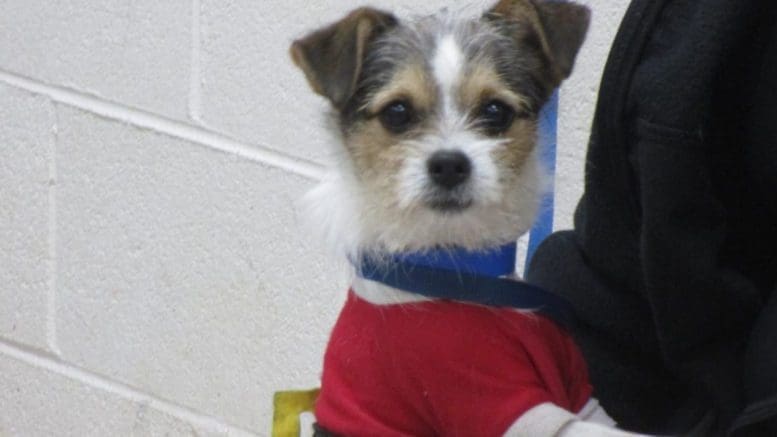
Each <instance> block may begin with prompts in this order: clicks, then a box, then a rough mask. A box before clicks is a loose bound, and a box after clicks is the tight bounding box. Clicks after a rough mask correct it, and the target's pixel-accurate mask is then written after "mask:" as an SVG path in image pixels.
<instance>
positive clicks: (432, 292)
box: [356, 244, 575, 328]
mask: <svg viewBox="0 0 777 437" xmlns="http://www.w3.org/2000/svg"><path fill="white" fill-rule="evenodd" d="M515 249H516V246H515V244H508V245H505V246H501V247H498V248H495V249H493V250H488V251H482V252H470V251H466V250H434V251H429V252H425V253H423V254H416V253H409V254H401V255H395V256H393V257H390V258H388V259H385V258H380V257H371V256H369V255H367V256H364V257H362V259H361V261H360V262H359V263H358V264H357V266H356V267H357V273H358V274H359V276H361V277H362V278H364V279H368V280H371V281H375V282H380V283H382V284H385V285H388V286H389V287H392V288H395V289H398V290H403V291H406V292H409V293H414V294H419V295H422V296H426V297H429V298H434V299H447V300H456V301H461V302H469V303H475V304H479V305H487V306H493V307H509V308H516V309H520V310H528V311H536V312H538V313H540V314H543V315H545V316H547V317H549V318H550V319H552V320H554V321H555V322H556V323H558V324H559V325H561V326H565V327H567V328H570V327H571V326H572V325H573V324H574V323H575V316H574V312H573V311H572V307H571V306H570V305H569V303H568V302H567V301H566V300H564V299H563V298H561V297H559V296H557V295H554V294H552V293H549V292H547V291H545V290H543V289H542V288H540V287H537V286H534V285H531V284H528V283H526V282H522V281H517V280H514V279H510V278H504V277H503V276H505V275H509V274H511V273H513V271H514V267H515Z"/></svg>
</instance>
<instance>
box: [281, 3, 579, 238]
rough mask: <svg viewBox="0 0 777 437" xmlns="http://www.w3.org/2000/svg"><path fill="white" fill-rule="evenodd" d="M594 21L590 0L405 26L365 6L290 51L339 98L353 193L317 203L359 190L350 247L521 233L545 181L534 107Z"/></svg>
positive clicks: (508, 7) (342, 179) (443, 16)
mask: <svg viewBox="0 0 777 437" xmlns="http://www.w3.org/2000/svg"><path fill="white" fill-rule="evenodd" d="M588 22H589V11H588V9H587V8H585V7H583V6H580V5H577V4H574V3H560V2H550V1H548V2H540V1H538V0H502V1H500V2H499V3H498V4H496V5H495V6H494V7H493V8H492V9H490V10H489V11H487V12H486V13H485V14H483V15H482V16H479V17H476V18H469V19H465V18H461V17H459V16H457V15H456V14H450V13H445V12H443V13H440V14H438V15H434V16H430V17H424V18H420V19H417V20H415V21H412V22H407V23H405V22H400V21H399V20H398V19H397V18H395V17H394V16H393V15H391V14H390V13H387V12H383V11H379V10H376V9H370V8H362V9H357V10H355V11H353V12H351V13H350V14H349V15H348V16H346V17H345V18H343V19H342V20H340V21H339V22H337V23H335V24H333V25H330V26H328V27H325V28H323V29H320V30H318V31H316V32H313V33H312V34H310V35H308V36H306V37H304V38H302V39H300V40H298V41H295V42H294V43H293V45H292V47H291V56H292V59H293V60H294V62H295V63H296V64H297V65H298V66H299V67H300V68H301V69H302V71H303V72H304V73H305V76H306V77H307V79H308V81H309V83H310V85H311V86H312V88H313V90H314V91H316V92H317V93H319V94H321V95H322V96H324V97H326V98H327V99H328V100H329V101H330V102H331V105H332V107H333V109H334V111H333V112H334V115H335V120H336V123H337V125H338V127H339V129H338V130H339V132H338V133H339V135H340V137H341V138H342V140H343V144H344V147H345V150H346V152H347V153H346V156H347V159H346V161H347V163H345V164H347V165H343V166H341V169H340V171H341V173H346V174H340V175H339V178H338V180H339V184H335V185H337V188H336V189H335V191H337V190H340V191H343V190H346V191H347V194H345V193H335V192H332V190H331V188H333V187H334V185H332V183H331V181H330V187H329V188H330V190H329V192H327V190H323V191H321V192H319V196H320V197H324V198H323V199H319V200H320V201H323V202H325V203H327V202H328V203H332V202H333V201H334V200H335V198H337V197H342V196H349V197H352V199H349V200H348V201H347V202H345V203H347V204H348V205H350V207H349V208H347V209H349V211H347V212H346V213H347V214H349V215H350V216H352V217H350V218H347V219H345V220H339V221H346V222H348V223H349V224H348V225H345V224H343V223H340V225H341V226H344V227H347V228H349V229H343V230H342V231H343V232H347V233H351V232H356V233H358V237H357V238H358V240H359V241H357V242H356V243H355V245H357V246H362V247H358V248H356V249H360V250H363V249H378V248H380V249H383V250H391V251H404V250H419V249H420V250H422V249H424V248H430V247H435V246H436V247H439V246H454V245H455V246H463V247H467V248H471V249H472V248H481V247H487V246H492V245H495V244H502V243H505V242H507V241H510V240H514V239H515V238H517V237H518V236H519V235H520V234H522V233H523V232H525V231H526V230H527V229H528V228H529V227H530V226H531V223H532V221H533V219H534V216H535V214H536V209H537V205H538V202H539V198H540V197H541V194H542V189H543V183H542V179H543V178H542V172H541V171H540V169H539V167H538V163H537V160H536V156H535V144H536V140H537V118H538V114H539V111H540V109H541V108H542V106H543V104H544V103H545V102H546V101H547V100H548V98H549V96H550V95H551V94H552V92H553V90H554V89H555V88H556V87H557V86H558V85H559V84H560V83H561V81H562V80H564V79H565V78H566V77H567V76H569V74H570V73H571V71H572V67H573V64H574V60H575V56H576V54H577V52H578V49H579V48H580V46H581V44H582V42H583V39H584V37H585V33H586V31H587V28H588ZM336 207H337V208H342V205H338V206H336ZM329 214H332V213H329ZM340 214H343V212H341V213H340ZM334 215H335V216H336V215H338V214H337V213H334ZM332 220H335V219H333V218H331V217H330V218H329V221H332ZM335 232H336V231H335ZM332 237H333V238H340V237H342V238H346V237H345V236H338V235H333V236H332ZM352 249H353V248H352Z"/></svg>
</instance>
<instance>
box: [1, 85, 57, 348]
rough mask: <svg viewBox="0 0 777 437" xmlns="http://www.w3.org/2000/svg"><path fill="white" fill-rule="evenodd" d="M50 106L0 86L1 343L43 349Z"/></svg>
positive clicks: (43, 100)
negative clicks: (22, 344)
mask: <svg viewBox="0 0 777 437" xmlns="http://www.w3.org/2000/svg"><path fill="white" fill-rule="evenodd" d="M54 123H55V114H54V106H53V105H52V103H51V102H50V101H49V100H47V99H46V98H44V97H41V96H36V95H33V94H29V93H27V92H25V91H21V90H18V89H15V88H11V87H8V86H5V85H2V84H0V337H3V338H6V339H9V340H11V341H14V342H17V343H24V344H27V345H29V346H33V347H36V348H45V347H46V314H47V293H48V290H49V284H48V281H49V269H50V267H51V265H50V263H49V261H50V260H49V242H48V239H49V225H48V218H49V189H50V188H49V181H50V175H49V163H50V159H51V156H52V154H53V141H54Z"/></svg>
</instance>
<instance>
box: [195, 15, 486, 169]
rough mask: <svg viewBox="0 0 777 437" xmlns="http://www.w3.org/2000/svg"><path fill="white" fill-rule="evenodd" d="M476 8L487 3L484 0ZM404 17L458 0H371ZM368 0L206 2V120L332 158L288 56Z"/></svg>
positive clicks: (320, 103) (313, 99)
mask: <svg viewBox="0 0 777 437" xmlns="http://www.w3.org/2000/svg"><path fill="white" fill-rule="evenodd" d="M475 3H476V4H475V5H474V6H471V7H470V9H472V13H473V14H474V13H477V11H480V10H481V9H482V7H481V6H478V5H482V4H490V3H491V2H485V1H482V0H481V1H479V2H475ZM370 4H371V5H372V6H374V7H378V8H384V9H387V10H391V11H394V12H395V13H396V14H397V15H398V16H399V17H400V18H401V17H408V16H413V15H419V14H427V13H432V12H435V11H437V10H438V9H441V8H442V7H445V6H449V7H450V1H444V0H431V1H426V2H416V1H412V0H401V1H397V0H394V1H390V0H379V1H373V2H370ZM363 5H364V2H359V1H355V0H349V1H338V2H331V1H321V0H317V1H307V0H289V1H279V0H272V1H261V2H257V1H252V0H237V1H232V2H223V1H219V0H202V59H201V60H202V78H203V88H202V99H203V106H202V111H203V114H202V120H203V122H204V123H205V124H206V125H207V126H209V127H210V128H212V129H214V130H217V131H220V132H223V133H226V134H228V135H230V136H233V137H235V138H239V139H242V140H244V141H247V142H251V143H258V144H262V145H264V146H267V147H271V148H273V149H276V150H279V151H282V152H285V153H289V154H292V155H295V156H298V157H301V158H305V159H310V160H314V161H318V162H325V161H326V160H327V159H328V158H329V157H330V156H332V153H333V152H334V151H335V148H333V147H332V145H331V139H330V135H329V134H328V132H327V130H326V129H325V125H326V121H325V118H324V117H322V113H323V111H324V109H326V108H327V104H326V102H325V100H324V99H323V98H320V97H318V96H315V95H313V92H312V91H311V90H310V88H309V87H308V85H307V83H306V82H305V79H304V77H303V75H302V73H301V72H300V71H299V70H297V68H296V67H294V66H293V64H292V62H291V60H290V59H289V56H288V49H289V46H290V45H291V42H292V41H293V40H294V39H296V38H299V37H301V36H303V35H304V34H305V33H307V32H309V31H312V30H314V29H316V28H318V27H319V26H322V25H324V24H328V23H330V22H332V21H335V20H337V19H339V18H341V17H343V16H344V15H345V14H346V13H347V12H348V11H350V10H351V9H354V8H356V7H358V6H363Z"/></svg>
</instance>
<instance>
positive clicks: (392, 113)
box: [378, 101, 415, 134]
mask: <svg viewBox="0 0 777 437" xmlns="http://www.w3.org/2000/svg"><path fill="white" fill-rule="evenodd" d="M378 117H379V118H380V122H381V123H382V124H383V127H385V128H386V129H387V130H389V131H390V132H393V133H395V134H399V133H402V132H405V131H406V130H407V129H408V128H410V126H411V125H412V124H413V122H414V121H415V114H414V112H413V107H412V106H410V104H409V103H407V102H403V101H396V102H391V103H389V104H388V105H387V106H386V107H385V108H383V110H382V111H380V114H378Z"/></svg>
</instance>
